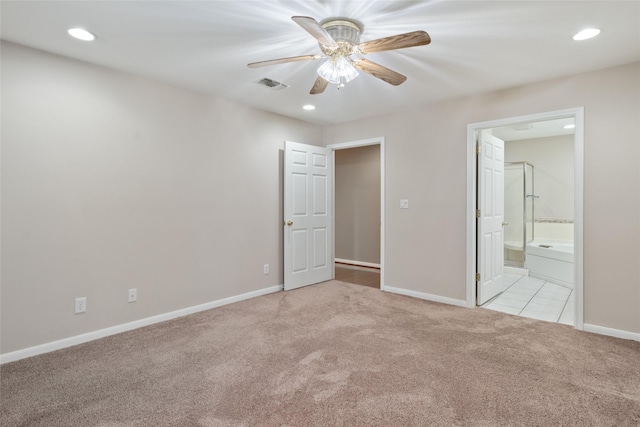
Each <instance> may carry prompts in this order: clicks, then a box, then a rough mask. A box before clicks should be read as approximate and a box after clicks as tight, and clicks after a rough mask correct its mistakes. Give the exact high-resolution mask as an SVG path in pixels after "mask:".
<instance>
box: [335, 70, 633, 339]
mask: <svg viewBox="0 0 640 427" xmlns="http://www.w3.org/2000/svg"><path fill="white" fill-rule="evenodd" d="M639 75H640V64H638V63H635V64H630V65H626V66H620V67H615V68H610V69H605V70H601V71H597V72H591V73H585V74H581V75H576V76H571V77H567V78H560V79H555V80H550V81H546V82H541V83H537V84H531V85H527V86H522V87H517V88H513V89H508V90H503V91H497V92H492V93H487V94H483V95H478V96H473V97H468V98H463V99H458V100H454V101H449V102H442V103H439V104H436V105H430V106H425V107H422V108H412V109H406V110H403V111H398V112H397V113H395V114H391V115H387V116H381V117H373V118H369V119H364V120H359V121H356V122H350V123H345V124H339V125H334V126H327V127H325V130H324V142H325V144H326V145H329V144H335V143H339V142H343V141H352V140H358V139H366V138H370V137H372V136H379V135H380V136H384V137H385V141H386V151H385V157H386V170H385V179H386V214H385V215H386V216H385V221H386V224H385V227H386V237H385V238H386V248H385V284H386V285H387V286H391V287H398V288H403V289H406V290H409V291H415V292H421V293H425V294H431V295H437V296H442V297H448V298H453V299H458V300H464V299H465V289H466V283H465V268H464V264H465V259H466V217H465V213H466V175H467V173H468V171H467V170H466V154H467V153H466V148H467V140H466V138H467V135H466V132H467V125H468V124H470V123H477V122H484V121H490V120H497V119H502V118H508V117H514V116H523V115H528V114H534V113H540V112H547V111H555V110H561V109H566V108H573V107H580V106H583V107H584V108H585V149H584V151H585V152H584V163H585V164H584V168H585V177H584V187H585V188H584V299H585V301H584V321H585V323H587V324H592V325H599V326H602V327H606V328H612V329H619V330H623V331H629V332H632V333H640V270H639V269H638V263H639V262H640V215H639V214H638V213H639V212H640V168H638V164H640V144H639V143H638V141H640V127H639V126H638V120H639V118H640V79H639V78H638V76H639ZM401 198H409V199H410V207H411V208H410V209H408V210H400V209H399V200H400V199H401Z"/></svg>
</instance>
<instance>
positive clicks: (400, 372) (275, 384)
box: [0, 281, 640, 427]
mask: <svg viewBox="0 0 640 427" xmlns="http://www.w3.org/2000/svg"><path fill="white" fill-rule="evenodd" d="M0 379H1V384H0V385H1V388H0V391H1V393H2V394H1V405H2V407H1V410H0V422H1V424H2V426H104V427H107V426H109V427H115V426H638V425H640V343H638V342H634V341H628V340H621V339H616V338H610V337H605V336H599V335H594V334H589V333H585V332H579V331H576V330H574V329H572V328H571V327H568V326H564V325H558V324H553V323H546V322H541V321H536V320H532V319H526V318H521V317H515V316H509V315H507V314H503V313H498V312H494V311H489V310H483V309H473V310H472V309H464V308H459V307H452V306H447V305H442V304H436V303H430V302H426V301H422V300H418V299H413V298H409V297H404V296H399V295H393V294H388V293H385V292H381V291H379V290H376V289H372V288H369V287H365V286H357V285H351V284H345V283H342V282H337V281H333V282H327V283H323V284H319V285H315V286H311V287H307V288H302V289H298V290H295V291H291V292H286V293H285V292H280V293H277V294H271V295H267V296H264V297H260V298H255V299H252V300H249V301H244V302H240V303H236V304H232V305H228V306H225V307H220V308H216V309H214V310H210V311H206V312H201V313H198V314H195V315H192V316H188V317H183V318H180V319H176V320H172V321H169V322H165V323H161V324H157V325H153V326H150V327H147V328H142V329H138V330H135V331H131V332H127V333H124V334H120V335H117V336H112V337H108V338H104V339H101V340H98V341H94V342H91V343H87V344H83V345H80V346H77V347H74V348H69V349H64V350H60V351H57V352H54V353H49V354H46V355H42V356H37V357H33V358H30V359H25V360H22V361H18V362H14V363H9V364H6V365H3V366H2V367H1V368H0Z"/></svg>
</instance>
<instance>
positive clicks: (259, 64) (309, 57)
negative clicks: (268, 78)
mask: <svg viewBox="0 0 640 427" xmlns="http://www.w3.org/2000/svg"><path fill="white" fill-rule="evenodd" d="M318 58H322V55H302V56H291V57H289V58H279V59H271V60H269V61H259V62H252V63H250V64H247V67H249V68H257V67H264V66H266V65H275V64H284V63H286V62H296V61H311V60H314V59H318Z"/></svg>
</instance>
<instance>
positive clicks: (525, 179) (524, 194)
mask: <svg viewBox="0 0 640 427" xmlns="http://www.w3.org/2000/svg"><path fill="white" fill-rule="evenodd" d="M511 165H522V170H523V180H522V268H527V251H526V249H527V243H529V242H531V241H533V240H534V239H535V227H534V223H535V206H536V204H535V199H537V198H538V197H539V196H536V195H535V183H534V173H535V172H534V169H535V168H534V167H533V165H532V164H531V163H529V162H525V161H520V162H505V163H504V166H505V169H506V167H507V166H511ZM527 166H529V167H530V168H531V177H529V176H528V175H529V173H528V171H527ZM527 183H530V184H531V193H529V194H527ZM528 198H531V239H530V240H527V199H528Z"/></svg>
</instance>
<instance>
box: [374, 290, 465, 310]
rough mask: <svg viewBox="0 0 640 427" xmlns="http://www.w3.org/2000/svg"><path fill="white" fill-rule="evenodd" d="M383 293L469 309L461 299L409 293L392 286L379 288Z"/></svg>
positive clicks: (415, 292) (416, 292)
mask: <svg viewBox="0 0 640 427" xmlns="http://www.w3.org/2000/svg"><path fill="white" fill-rule="evenodd" d="M381 289H382V290H383V291H385V292H391V293H394V294H400V295H406V296H408V297H414V298H420V299H424V300H427V301H433V302H441V303H443V304H449V305H456V306H458V307H469V306H468V305H467V301H465V300H462V299H455V298H448V297H443V296H440V295H432V294H426V293H424V292H418V291H411V290H409V289H402V288H394V287H392V286H383V287H382V288H381Z"/></svg>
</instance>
